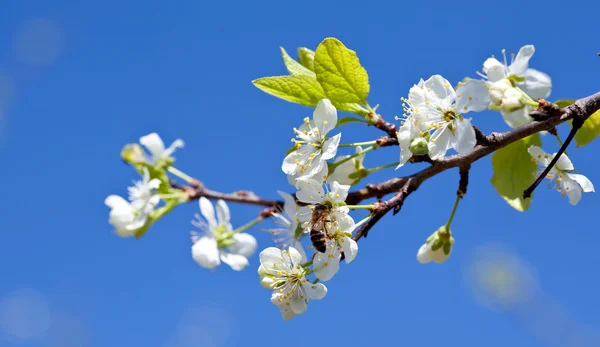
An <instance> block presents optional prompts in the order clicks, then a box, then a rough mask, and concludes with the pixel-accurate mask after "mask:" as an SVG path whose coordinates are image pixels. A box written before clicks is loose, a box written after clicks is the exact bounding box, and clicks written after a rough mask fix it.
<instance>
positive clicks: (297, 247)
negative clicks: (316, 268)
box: [290, 239, 308, 264]
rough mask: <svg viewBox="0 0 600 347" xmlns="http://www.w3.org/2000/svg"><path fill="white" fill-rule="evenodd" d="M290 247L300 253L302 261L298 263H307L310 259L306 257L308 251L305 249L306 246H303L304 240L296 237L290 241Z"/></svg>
mask: <svg viewBox="0 0 600 347" xmlns="http://www.w3.org/2000/svg"><path fill="white" fill-rule="evenodd" d="M290 248H294V249H295V250H296V252H298V254H300V261H299V262H298V264H302V263H305V262H306V261H307V260H308V258H307V257H306V251H304V247H302V242H300V241H298V240H295V239H294V240H292V241H291V242H290Z"/></svg>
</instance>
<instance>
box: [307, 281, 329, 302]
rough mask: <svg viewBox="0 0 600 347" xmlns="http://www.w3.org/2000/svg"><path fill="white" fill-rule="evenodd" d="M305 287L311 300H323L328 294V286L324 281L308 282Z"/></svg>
mask: <svg viewBox="0 0 600 347" xmlns="http://www.w3.org/2000/svg"><path fill="white" fill-rule="evenodd" d="M303 287H304V290H305V291H306V294H307V295H308V298H309V299H310V300H321V299H323V298H324V297H325V295H327V287H325V285H324V284H323V283H317V284H312V283H307V284H304V285H303Z"/></svg>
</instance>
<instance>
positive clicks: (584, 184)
mask: <svg viewBox="0 0 600 347" xmlns="http://www.w3.org/2000/svg"><path fill="white" fill-rule="evenodd" d="M566 175H567V176H568V177H569V178H570V179H572V180H574V181H575V182H577V183H579V185H580V186H581V188H582V189H583V191H584V192H586V193H590V192H594V185H593V184H592V181H590V180H589V179H588V178H587V177H585V176H584V175H580V174H572V173H568V174H566Z"/></svg>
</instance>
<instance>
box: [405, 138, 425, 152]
mask: <svg viewBox="0 0 600 347" xmlns="http://www.w3.org/2000/svg"><path fill="white" fill-rule="evenodd" d="M408 149H409V150H410V151H411V153H412V154H414V155H425V154H427V153H429V148H428V147H427V140H425V138H423V137H415V138H414V139H412V141H410V145H409V146H408Z"/></svg>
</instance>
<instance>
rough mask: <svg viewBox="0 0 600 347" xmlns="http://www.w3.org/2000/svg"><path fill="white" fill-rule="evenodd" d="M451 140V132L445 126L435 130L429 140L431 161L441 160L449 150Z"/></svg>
mask: <svg viewBox="0 0 600 347" xmlns="http://www.w3.org/2000/svg"><path fill="white" fill-rule="evenodd" d="M452 140H453V135H452V131H451V130H450V129H448V128H447V127H446V126H444V127H443V128H441V129H437V130H436V131H435V132H434V133H433V135H431V138H430V139H429V144H428V147H429V157H430V158H431V159H433V160H436V159H440V158H442V157H443V156H444V155H446V152H447V151H448V149H449V148H450V146H451V144H452Z"/></svg>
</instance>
